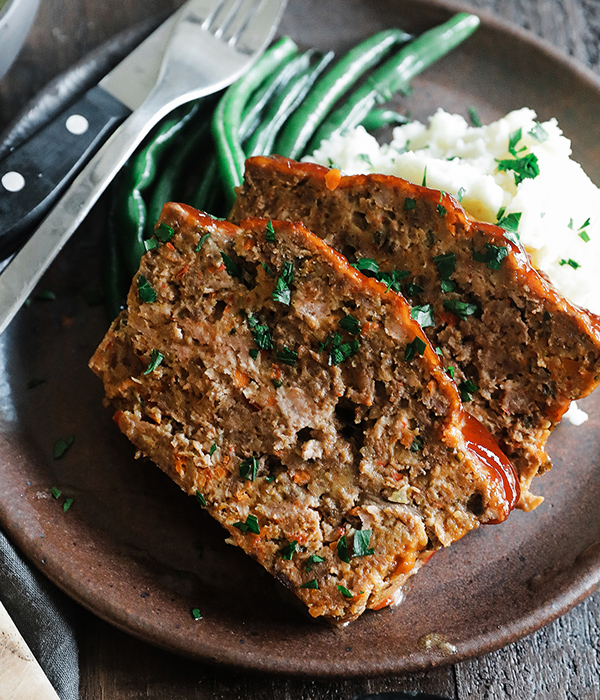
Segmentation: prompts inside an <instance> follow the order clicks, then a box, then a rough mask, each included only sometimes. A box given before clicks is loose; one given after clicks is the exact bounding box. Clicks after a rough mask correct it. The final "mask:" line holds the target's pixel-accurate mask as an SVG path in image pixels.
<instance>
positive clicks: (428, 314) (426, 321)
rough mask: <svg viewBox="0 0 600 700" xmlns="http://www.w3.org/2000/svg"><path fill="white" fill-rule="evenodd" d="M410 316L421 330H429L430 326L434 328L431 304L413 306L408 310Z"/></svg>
mask: <svg viewBox="0 0 600 700" xmlns="http://www.w3.org/2000/svg"><path fill="white" fill-rule="evenodd" d="M410 315H411V316H412V317H413V318H414V319H415V321H416V322H417V323H418V324H419V325H420V326H421V328H430V327H432V326H435V319H434V316H433V306H432V305H431V304H423V305H422V306H413V307H412V309H411V310H410Z"/></svg>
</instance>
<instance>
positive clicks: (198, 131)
mask: <svg viewBox="0 0 600 700" xmlns="http://www.w3.org/2000/svg"><path fill="white" fill-rule="evenodd" d="M192 126H193V131H192V133H188V132H189V131H191V129H186V133H185V134H181V136H182V137H185V140H184V142H183V143H180V141H181V139H180V140H179V141H178V143H177V144H174V147H173V149H172V151H173V152H172V153H171V154H170V156H169V158H168V161H167V163H166V164H165V166H164V167H163V168H162V169H161V172H160V173H159V174H158V177H157V180H156V184H155V185H154V190H153V192H152V196H151V197H150V202H149V204H148V216H147V225H146V233H145V238H150V237H151V236H152V233H153V231H154V225H155V224H156V222H157V221H158V219H159V217H160V213H161V211H162V208H163V206H164V204H165V203H166V202H172V201H173V200H175V199H177V200H178V201H180V198H181V194H182V193H181V179H182V178H183V177H184V176H185V173H186V172H187V171H188V167H187V163H188V162H189V161H190V160H193V161H194V166H195V165H196V162H197V160H198V157H197V153H198V150H199V148H200V146H201V145H202V144H203V143H204V142H206V141H207V138H208V135H209V126H210V125H209V123H208V122H207V121H206V119H203V120H202V121H201V122H200V123H199V124H196V123H195V121H194V122H193V123H191V124H190V127H192Z"/></svg>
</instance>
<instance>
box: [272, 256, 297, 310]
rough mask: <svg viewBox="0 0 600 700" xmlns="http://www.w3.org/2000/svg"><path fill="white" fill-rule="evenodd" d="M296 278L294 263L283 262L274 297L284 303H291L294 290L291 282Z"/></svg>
mask: <svg viewBox="0 0 600 700" xmlns="http://www.w3.org/2000/svg"><path fill="white" fill-rule="evenodd" d="M293 279H294V265H293V264H292V263H291V262H284V263H283V270H282V271H281V275H279V277H278V279H277V282H276V283H275V289H274V290H273V299H275V301H279V302H281V303H282V304H286V305H287V306H289V305H290V303H291V301H292V290H291V289H290V284H291V282H292V280H293Z"/></svg>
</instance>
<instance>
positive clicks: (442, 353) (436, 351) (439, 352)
mask: <svg viewBox="0 0 600 700" xmlns="http://www.w3.org/2000/svg"><path fill="white" fill-rule="evenodd" d="M435 354H436V355H439V356H440V357H444V351H443V350H442V348H440V347H439V346H438V347H437V348H435Z"/></svg>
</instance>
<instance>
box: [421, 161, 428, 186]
mask: <svg viewBox="0 0 600 700" xmlns="http://www.w3.org/2000/svg"><path fill="white" fill-rule="evenodd" d="M421 186H422V187H427V166H425V168H424V170H423V181H422V182H421Z"/></svg>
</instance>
